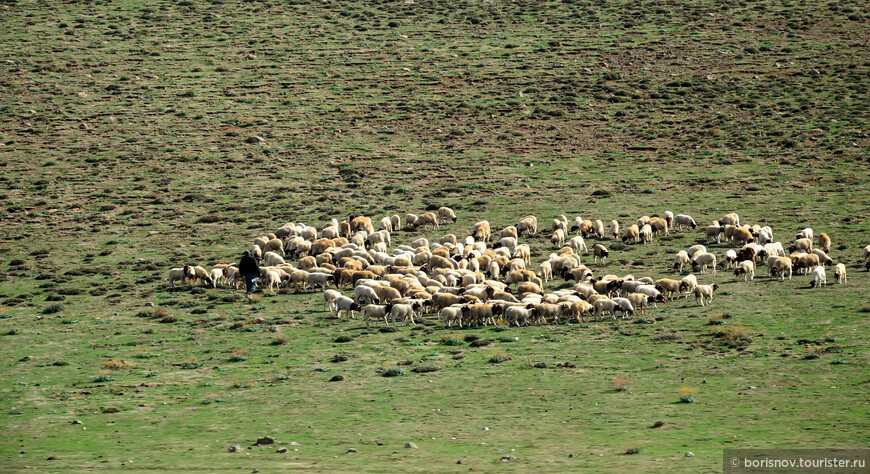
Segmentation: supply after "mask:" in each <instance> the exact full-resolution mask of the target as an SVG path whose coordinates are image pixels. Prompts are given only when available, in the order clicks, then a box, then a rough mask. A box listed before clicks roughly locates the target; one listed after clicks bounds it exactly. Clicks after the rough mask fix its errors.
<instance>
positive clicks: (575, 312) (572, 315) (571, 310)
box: [563, 300, 594, 323]
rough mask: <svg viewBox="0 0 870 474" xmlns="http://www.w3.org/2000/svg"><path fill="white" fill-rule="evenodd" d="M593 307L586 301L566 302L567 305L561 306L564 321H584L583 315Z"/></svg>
mask: <svg viewBox="0 0 870 474" xmlns="http://www.w3.org/2000/svg"><path fill="white" fill-rule="evenodd" d="M593 309H594V308H593V307H592V305H591V304H589V303H588V302H586V301H583V300H578V301H572V302H570V303H569V304H568V306H566V307H565V308H563V314H564V315H565V321H566V322H568V321H572V320H573V321H577V322H578V323H580V322H586V318H584V317H583V316H584V315H588V314H591V313H592V311H593Z"/></svg>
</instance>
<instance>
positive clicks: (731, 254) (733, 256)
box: [725, 249, 737, 269]
mask: <svg viewBox="0 0 870 474" xmlns="http://www.w3.org/2000/svg"><path fill="white" fill-rule="evenodd" d="M735 266H737V252H736V251H735V250H733V249H730V250H728V251H727V252H725V268H726V269H727V268H733V267H735Z"/></svg>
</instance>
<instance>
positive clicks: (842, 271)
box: [834, 263, 846, 285]
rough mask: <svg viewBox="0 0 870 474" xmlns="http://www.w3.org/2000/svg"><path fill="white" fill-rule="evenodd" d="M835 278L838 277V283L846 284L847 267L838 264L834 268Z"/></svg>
mask: <svg viewBox="0 0 870 474" xmlns="http://www.w3.org/2000/svg"><path fill="white" fill-rule="evenodd" d="M834 276H835V277H837V283H842V284H844V285H845V284H846V265H844V264H842V263H838V264H837V266H836V267H834Z"/></svg>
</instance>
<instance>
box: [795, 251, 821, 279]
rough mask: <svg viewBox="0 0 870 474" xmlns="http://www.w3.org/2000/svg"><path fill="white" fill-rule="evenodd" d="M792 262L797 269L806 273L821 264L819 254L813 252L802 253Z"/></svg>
mask: <svg viewBox="0 0 870 474" xmlns="http://www.w3.org/2000/svg"><path fill="white" fill-rule="evenodd" d="M792 263H793V264H794V269H795V270H803V271H802V272H801V273H804V274H806V273H808V272H810V271H812V270H811V269H813V268H816V267H817V266H818V265H819V264H820V262H819V256H818V255H816V254H812V253H810V254H806V255H801V256H800V257H797V258H796V259H794V261H793V262H792Z"/></svg>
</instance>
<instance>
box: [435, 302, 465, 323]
mask: <svg viewBox="0 0 870 474" xmlns="http://www.w3.org/2000/svg"><path fill="white" fill-rule="evenodd" d="M438 319H439V320H440V321H441V327H450V326H453V323H457V324H458V325H459V327H462V306H447V307H445V308H441V311H440V312H439V313H438Z"/></svg>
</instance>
